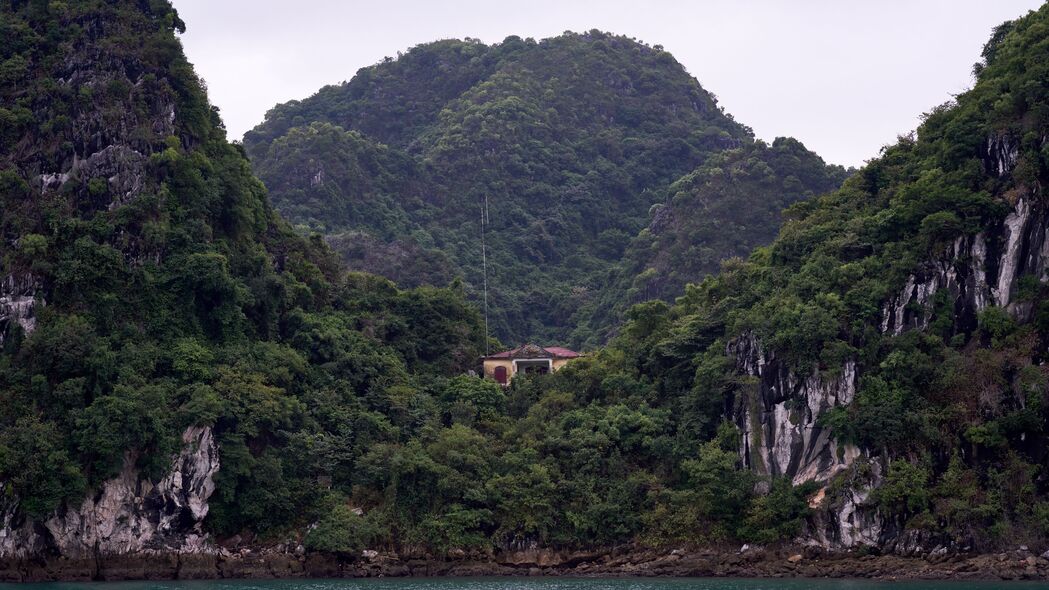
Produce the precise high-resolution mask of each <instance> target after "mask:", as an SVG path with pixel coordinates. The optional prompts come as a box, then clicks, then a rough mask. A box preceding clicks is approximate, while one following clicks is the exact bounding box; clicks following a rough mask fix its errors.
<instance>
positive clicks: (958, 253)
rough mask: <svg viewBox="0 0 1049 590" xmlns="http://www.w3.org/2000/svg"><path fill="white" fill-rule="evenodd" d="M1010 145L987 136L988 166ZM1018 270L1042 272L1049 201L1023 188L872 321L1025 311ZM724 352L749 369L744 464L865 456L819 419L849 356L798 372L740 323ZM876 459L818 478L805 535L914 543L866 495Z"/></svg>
mask: <svg viewBox="0 0 1049 590" xmlns="http://www.w3.org/2000/svg"><path fill="white" fill-rule="evenodd" d="M1014 150H1015V146H1014V145H1013V144H1012V143H1010V140H1009V139H1008V138H1007V137H999V138H997V139H992V140H990V141H989V143H988V153H989V154H991V155H993V156H994V161H995V162H996V164H995V166H997V168H995V170H996V171H999V172H1000V171H1004V172H1002V173H1007V172H1008V171H1009V170H1011V168H1012V166H1015V163H1016V161H1015V160H1016V156H1015V153H1014ZM1028 276H1030V277H1034V278H1035V279H1037V280H1038V281H1040V282H1043V283H1044V282H1046V281H1049V210H1047V209H1046V208H1044V207H1042V206H1041V205H1040V204H1038V203H1036V202H1035V200H1034V198H1033V197H1032V196H1030V195H1027V196H1024V197H1020V198H1018V199H1017V200H1016V202H1015V204H1014V205H1013V207H1012V210H1011V211H1010V212H1009V213H1008V214H1007V215H1006V217H1005V218H1004V219H1003V221H1002V222H1001V223H999V224H997V225H995V226H993V227H990V228H988V229H987V230H985V231H983V232H980V233H977V234H975V235H968V236H962V237H959V238H957V239H956V240H954V242H953V243H952V244H951V245H950V246H949V247H947V248H946V249H945V250H944V251H943V252H942V254H941V255H940V256H938V257H936V258H935V259H932V260H929V261H927V262H926V263H924V264H923V265H921V267H920V268H918V269H917V270H916V271H915V272H914V273H912V274H911V275H910V276H908V277H907V278H906V280H905V281H904V285H903V288H902V289H901V290H900V291H899V293H897V294H896V295H894V296H893V297H892V298H890V299H889V301H887V302H886V303H885V305H884V307H883V309H882V317H881V324H880V328H881V331H882V332H883V333H885V334H890V335H899V334H902V333H903V332H905V331H907V330H923V329H925V328H926V327H928V325H929V323H930V322H931V321H932V320H933V318H935V317H936V314H939V313H948V314H951V316H952V321H953V325H954V329H955V331H956V332H958V333H969V332H971V331H972V330H974V329H975V328H976V327H977V322H978V316H979V313H980V312H981V311H983V310H984V309H986V308H987V307H989V306H999V307H1002V308H1003V309H1005V310H1007V311H1008V313H1010V314H1011V315H1012V316H1013V317H1015V318H1016V319H1018V320H1020V321H1026V320H1029V319H1030V315H1031V313H1032V309H1031V305H1030V304H1029V303H1026V302H1025V301H1024V300H1023V297H1022V293H1021V279H1022V278H1024V277H1028ZM728 352H729V354H730V355H731V356H733V357H734V358H735V359H736V370H737V371H738V372H739V373H740V374H742V375H746V376H750V377H752V378H753V380H752V384H751V386H750V387H744V388H742V391H741V392H740V395H739V396H738V398H737V400H736V409H735V411H734V417H735V421H736V423H737V425H738V426H739V428H740V430H741V432H742V433H743V436H742V444H741V455H742V460H743V462H744V464H745V465H746V466H747V467H749V468H750V469H752V470H754V471H755V472H757V473H760V474H767V475H774V476H785V477H789V478H791V480H792V481H793V482H794V484H795V485H797V484H800V483H804V482H809V481H815V482H820V483H823V484H826V483H828V482H830V480H831V479H832V478H834V477H835V476H836V475H838V474H841V473H843V472H844V471H845V470H847V469H852V468H853V466H854V465H855V464H856V461H857V459H859V458H861V457H865V455H864V453H863V452H861V450H860V449H858V448H856V447H854V446H851V445H846V444H840V443H838V442H837V441H835V440H834V438H833V433H831V432H829V431H828V430H827V429H825V428H822V427H821V426H820V424H819V418H820V416H821V415H822V414H823V413H825V412H826V411H827V410H829V409H830V408H832V407H835V406H846V405H848V404H849V403H851V402H852V400H853V397H854V396H855V393H856V386H857V378H858V372H859V369H858V367H857V366H856V363H855V362H852V361H849V362H846V363H845V364H844V365H843V366H842V367H840V368H838V369H837V370H836V371H834V372H826V371H824V372H820V371H813V372H812V373H811V374H809V375H798V374H796V373H795V372H793V371H792V370H790V369H789V368H788V367H787V366H786V364H785V363H783V362H781V361H780V360H779V359H778V358H777V356H776V353H775V351H769V350H765V349H764V348H763V346H762V345H761V343H760V342H759V341H758V339H757V338H756V337H755V336H754V335H753V334H750V333H748V334H744V335H743V336H742V337H740V338H738V339H737V340H735V341H733V342H732V343H731V344H730V345H729V350H728ZM883 461H884V458H880V459H878V460H869V461H865V466H866V468H867V472H866V475H865V477H863V478H858V479H857V480H856V481H852V482H850V483H849V484H848V485H846V486H844V489H843V490H840V489H839V490H838V491H837V492H836V493H837V496H836V497H833V498H831V497H827V493H828V488H827V487H826V486H824V487H823V489H821V490H820V492H819V493H818V494H817V497H814V498H813V501H812V502H811V503H810V505H811V506H812V507H813V508H817V511H816V515H815V517H814V519H813V523H812V524H813V526H812V527H810V531H809V538H808V539H806V541H807V542H809V543H813V544H815V545H818V546H821V547H823V548H826V549H846V548H850V547H856V546H861V545H866V546H876V547H879V548H881V549H882V550H886V551H899V552H903V553H908V554H909V553H911V552H913V551H914V550H915V547H918V546H920V545H921V543H922V540H921V539H910V538H905V537H906V535H904V534H903V531H901V530H897V529H898V528H899V527H897V526H895V523H892V522H889V521H887V520H886V519H884V518H883V517H882V516H881V515H880V514H879V513H878V512H877V511H876V510H875V509H874V508H873V507H872V506H871V505H870V502H869V501H868V500H869V497H870V494H871V492H872V491H873V490H874V489H875V488H876V487H877V486H878V485H880V483H881V480H882V473H883V472H884V470H885V465H884V464H883ZM854 479H855V478H854Z"/></svg>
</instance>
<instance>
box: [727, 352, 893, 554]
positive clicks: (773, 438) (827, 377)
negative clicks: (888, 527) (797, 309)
mask: <svg viewBox="0 0 1049 590" xmlns="http://www.w3.org/2000/svg"><path fill="white" fill-rule="evenodd" d="M728 352H729V354H730V355H732V356H734V357H735V359H736V369H737V370H738V371H739V372H740V373H741V374H744V375H748V376H750V377H752V378H753V383H752V385H751V386H750V387H749V388H745V391H743V392H741V395H740V397H739V398H738V399H737V402H736V411H735V420H736V424H737V426H738V427H739V429H740V431H741V432H742V441H741V443H742V444H741V445H740V454H741V459H742V461H743V464H744V465H745V466H746V467H748V468H749V469H751V470H752V471H754V472H756V473H758V474H762V475H771V476H778V477H788V478H790V479H791V481H792V483H793V484H794V485H799V484H802V483H806V482H810V481H815V482H819V483H822V484H824V487H823V488H822V489H821V490H820V491H819V492H818V493H817V494H816V496H814V497H813V499H812V500H811V501H810V506H812V508H814V509H817V510H816V516H815V518H814V522H813V524H814V526H813V527H812V531H811V534H810V538H809V539H808V540H807V541H808V542H810V543H813V544H816V545H819V546H821V547H824V548H828V549H831V548H833V549H842V548H849V547H854V546H857V545H877V544H878V543H879V542H880V540H881V531H882V525H881V522H880V519H879V517H878V515H877V513H876V512H875V511H874V510H873V509H871V508H870V507H868V506H867V505H866V504H867V502H866V501H867V498H868V496H869V495H870V491H871V489H872V485H871V484H869V483H868V485H866V486H857V487H856V488H855V489H852V488H849V489H846V490H845V491H844V492H843V493H842V494H841V496H840V497H836V498H828V497H827V486H826V484H827V483H829V482H830V481H831V479H832V478H834V477H835V476H837V475H838V474H839V473H842V472H843V471H845V470H847V469H850V468H851V467H852V466H853V465H854V463H855V462H856V460H857V459H858V458H859V457H861V455H862V453H861V451H860V449H859V448H858V447H856V446H855V445H851V444H845V443H841V442H839V441H837V440H835V438H834V436H833V433H832V432H831V431H830V430H829V429H827V428H824V427H823V426H822V425H820V423H819V418H820V416H822V415H823V414H824V413H825V412H827V411H828V410H829V409H831V408H833V407H837V406H847V405H849V404H850V403H852V400H853V398H854V397H855V395H856V379H857V369H856V363H855V361H848V362H846V363H845V364H844V365H843V366H842V367H841V368H840V369H839V370H838V371H837V372H835V373H829V372H821V371H819V370H816V369H814V370H813V371H812V373H811V374H809V375H806V376H801V375H798V374H796V373H795V372H794V371H793V370H791V369H790V368H789V367H788V366H787V364H786V363H785V362H783V361H781V360H780V359H778V358H777V357H776V354H775V352H773V351H768V350H765V349H764V347H763V346H762V345H761V343H760V342H759V341H758V339H757V338H756V337H755V336H754V335H753V334H752V333H748V334H745V335H744V336H743V337H741V338H739V339H737V340H735V341H733V342H732V343H731V344H730V345H729V351H728Z"/></svg>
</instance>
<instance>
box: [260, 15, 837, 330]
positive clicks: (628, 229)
mask: <svg viewBox="0 0 1049 590" xmlns="http://www.w3.org/2000/svg"><path fill="white" fill-rule="evenodd" d="M435 74H436V75H435ZM244 142H245V147H246V148H247V151H248V153H249V154H250V155H251V157H252V160H253V163H254V166H255V169H256V171H257V172H258V174H259V176H260V178H261V179H262V180H263V181H264V182H265V183H266V186H267V187H268V188H269V191H270V195H271V198H272V199H273V204H274V206H275V207H276V208H277V210H278V211H280V212H281V213H282V214H283V215H284V216H285V217H287V218H288V219H289V220H290V221H291V222H292V223H293V224H295V225H297V226H299V228H300V229H301V230H303V231H304V232H305V233H307V234H309V233H312V232H319V233H321V234H323V235H324V236H326V237H327V239H328V241H329V243H330V244H331V245H332V246H333V248H334V249H335V251H336V252H338V253H339V254H340V255H341V257H342V258H343V260H344V261H346V262H347V263H348V264H349V266H350V268H353V269H357V270H364V271H369V272H374V273H378V274H381V275H383V276H387V277H389V278H391V279H392V280H394V281H395V282H397V283H398V284H401V285H405V286H415V285H419V284H431V285H437V286H444V285H446V284H447V283H448V282H449V281H450V280H452V279H453V278H461V279H462V280H463V282H464V285H465V287H466V292H467V296H468V297H469V298H470V299H471V300H473V301H475V302H477V301H479V300H480V292H481V287H482V283H483V277H482V252H481V246H482V235H481V234H482V231H483V232H484V233H485V236H484V239H485V242H486V244H487V256H488V262H489V265H488V271H489V297H490V309H491V319H492V322H491V324H492V330H493V335H494V336H497V337H498V338H500V339H502V340H504V341H505V342H508V343H513V344H519V343H522V342H525V341H530V340H535V341H539V342H544V343H547V344H554V343H565V344H572V345H574V346H585V347H593V346H597V345H600V344H603V343H604V341H605V340H606V339H607V336H608V334H609V333H610V332H612V331H614V327H615V326H616V325H617V324H618V322H619V320H621V319H622V312H623V311H624V310H625V309H626V307H628V306H629V304H630V303H638V302H640V301H642V300H644V299H645V298H649V297H652V296H659V297H663V298H665V299H666V300H667V301H672V300H673V297H675V296H676V295H677V294H679V293H680V289H681V287H683V286H684V284H685V283H686V282H690V281H698V280H700V279H702V277H703V276H705V275H706V274H708V273H710V272H713V271H715V270H717V268H718V264H719V263H720V261H721V260H722V259H725V258H730V257H732V256H740V255H745V254H746V253H748V252H749V251H750V250H751V249H752V248H754V247H755V246H759V245H764V244H767V243H768V242H769V241H770V240H771V239H772V238H773V236H775V233H776V231H777V230H778V228H779V224H780V216H779V212H780V210H781V209H783V207H784V206H786V205H789V204H790V203H792V202H794V201H796V200H799V199H803V198H809V197H812V196H814V195H817V194H821V193H824V192H827V191H830V190H833V189H835V188H837V187H838V186H840V184H841V181H842V180H843V179H844V178H845V171H844V170H843V169H841V168H840V167H836V166H826V165H825V164H824V163H823V161H822V160H820V159H819V157H818V156H816V155H815V154H812V153H811V152H809V151H807V150H805V148H804V147H802V146H801V145H800V144H799V143H797V142H795V141H793V140H777V142H776V146H774V147H773V148H769V147H768V146H765V145H764V144H762V142H760V141H755V140H754V138H753V134H752V133H751V131H750V130H749V129H748V128H746V127H745V126H743V125H741V124H739V123H737V122H735V121H734V120H733V119H732V117H731V116H729V115H728V114H726V113H725V112H724V111H723V110H722V109H721V108H720V107H719V106H718V105H717V102H716V100H715V98H714V97H713V96H712V95H711V94H709V93H708V92H706V91H705V90H704V89H703V88H702V87H701V86H700V85H699V83H698V82H697V81H696V80H695V79H694V78H692V77H691V76H690V75H688V73H687V72H686V71H685V69H684V68H683V67H682V66H681V64H679V63H678V62H677V61H676V60H675V59H674V58H673V56H671V55H670V54H669V53H667V52H666V51H663V50H662V49H661V48H660V47H658V46H656V47H650V46H648V45H644V44H642V43H639V42H637V41H635V40H633V39H629V38H626V37H622V36H615V35H611V34H606V33H602V32H599V31H590V32H588V33H585V34H575V33H566V34H564V35H562V36H560V37H555V38H551V39H545V40H542V41H538V42H537V41H535V40H532V39H520V38H517V37H510V38H508V39H506V40H505V41H503V42H502V43H499V44H495V45H491V46H489V45H484V44H482V43H480V42H477V41H473V40H466V41H457V40H447V41H439V42H436V43H429V44H424V45H420V46H417V47H414V48H412V49H411V50H409V51H408V52H406V53H405V54H403V55H400V56H398V57H397V59H388V60H386V61H384V62H382V63H379V64H376V65H375V66H371V67H368V68H364V69H362V70H360V71H359V72H357V74H356V75H355V76H354V77H353V79H351V80H350V81H349V82H346V83H344V84H341V85H338V86H328V87H325V88H323V89H321V90H320V91H319V92H318V93H317V94H315V95H314V96H311V97H309V98H307V99H305V100H302V101H293V102H290V103H287V104H282V105H278V106H277V107H275V108H274V109H273V110H271V111H270V112H269V113H268V114H267V116H266V121H265V122H263V123H262V124H260V125H259V126H258V127H256V128H255V129H254V130H252V131H250V132H248V134H247V135H246V136H245V138H244ZM740 152H742V153H740ZM730 162H731V163H730ZM759 162H760V163H761V164H759ZM719 166H722V167H724V169H725V170H726V174H729V175H730V176H729V177H727V178H725V179H722V180H720V181H712V182H715V183H721V186H716V185H711V184H710V182H711V181H708V180H707V179H708V178H712V175H716V174H717V171H718V169H719ZM704 186H705V188H704ZM685 201H690V203H689V204H686V203H685ZM671 209H675V210H677V209H680V210H681V212H680V213H679V214H678V215H677V216H676V221H675V223H673V224H666V223H664V222H663V219H665V218H666V216H667V214H668V213H669V211H670V210H671ZM661 211H662V213H660V212H661ZM744 211H752V214H751V215H749V216H746V215H744V214H743V213H742V212H744ZM482 212H483V213H482ZM482 218H483V219H482ZM650 223H652V224H655V225H656V227H655V228H653V229H652V230H651V231H649V232H648V233H645V234H643V235H641V236H639V235H638V234H639V233H640V232H641V231H642V230H643V229H645V227H646V226H647V225H649V224H650ZM729 224H731V226H732V231H726V232H717V231H711V228H715V227H718V226H727V225H729ZM653 233H657V234H659V235H660V236H661V237H660V238H659V240H660V241H675V242H688V243H690V244H692V245H691V246H689V248H695V249H698V250H701V252H700V253H699V258H698V259H697V260H696V261H695V262H694V263H690V264H689V265H688V266H685V267H679V268H677V269H676V270H675V272H674V277H673V278H669V279H667V281H666V282H665V284H663V285H661V287H660V288H653V287H652V286H650V285H644V286H640V287H635V286H634V285H632V283H631V282H632V278H633V275H636V274H639V273H640V272H641V271H646V270H647V271H648V272H649V274H650V275H651V274H653V273H657V274H662V273H663V272H664V271H665V270H666V266H667V263H666V262H665V261H663V260H658V261H651V264H650V261H649V259H648V258H649V256H653V255H654V252H655V251H656V250H657V249H658V248H659V245H656V244H653V243H652V235H653ZM673 235H678V236H680V237H679V238H674V237H672V236H673ZM677 249H680V250H681V252H680V253H681V254H685V253H686V252H687V248H686V247H684V246H681V247H679V248H677ZM677 249H675V252H674V253H675V254H676V253H678V252H676V250H677ZM627 250H630V251H631V253H632V254H631V256H630V258H629V261H626V262H624V260H623V258H624V252H625V251H627ZM650 252H651V253H653V254H649V253H650ZM687 253H688V254H689V255H691V254H693V253H694V252H687ZM642 281H644V279H642ZM613 287H614V288H613ZM631 289H633V290H631ZM628 290H630V292H629V293H628Z"/></svg>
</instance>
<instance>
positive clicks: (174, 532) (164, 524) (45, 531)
mask: <svg viewBox="0 0 1049 590" xmlns="http://www.w3.org/2000/svg"><path fill="white" fill-rule="evenodd" d="M182 442H183V448H182V451H181V452H180V453H179V454H178V455H177V456H176V457H174V458H173V459H172V462H171V469H170V471H169V472H168V474H167V475H166V476H165V477H164V478H163V479H161V480H160V481H159V482H155V483H154V482H151V481H149V480H148V479H143V478H142V477H141V476H140V474H139V473H138V471H137V470H135V469H134V467H133V461H131V460H130V458H127V459H126V460H125V465H124V469H123V470H122V471H121V473H120V475H118V476H117V477H115V478H113V479H111V480H109V481H107V482H105V483H104V484H103V485H102V487H101V489H99V490H98V491H97V492H93V493H90V494H89V495H88V497H86V498H85V499H84V501H83V502H82V503H81V504H80V505H79V506H67V507H65V508H64V509H60V510H58V511H57V512H55V513H54V514H52V515H51V516H50V517H48V518H47V519H46V520H43V521H34V520H30V519H27V518H25V517H23V516H21V515H20V514H19V510H18V501H17V499H15V500H8V501H6V502H5V503H4V504H0V559H22V558H27V557H36V556H42V555H60V556H62V557H66V558H69V559H91V558H97V557H99V556H105V555H128V554H151V553H169V552H180V553H210V552H213V551H214V548H213V546H212V545H211V543H210V542H209V540H208V537H207V535H206V534H205V533H204V531H203V529H202V522H203V520H204V517H205V516H207V514H208V499H209V498H210V497H211V494H212V493H213V492H214V491H215V482H214V479H213V478H214V476H215V474H216V473H218V469H219V454H218V445H217V444H216V442H215V439H214V436H213V434H212V431H211V428H204V427H190V428H187V429H186V431H185V432H184V433H183V434H182Z"/></svg>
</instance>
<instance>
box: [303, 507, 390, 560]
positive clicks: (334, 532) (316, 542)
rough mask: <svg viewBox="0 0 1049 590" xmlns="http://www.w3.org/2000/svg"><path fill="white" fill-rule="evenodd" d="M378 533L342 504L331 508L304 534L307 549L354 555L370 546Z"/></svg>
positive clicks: (366, 521)
mask: <svg viewBox="0 0 1049 590" xmlns="http://www.w3.org/2000/svg"><path fill="white" fill-rule="evenodd" d="M377 537H378V533H377V531H376V530H375V527H374V525H372V524H371V523H370V522H369V521H368V520H367V519H366V518H364V517H363V516H360V515H358V514H357V513H356V512H354V511H353V509H352V508H350V507H349V506H347V505H345V504H342V505H338V506H335V507H334V508H332V509H331V512H329V513H328V514H327V515H326V516H325V517H324V518H322V519H321V520H320V521H318V522H317V525H316V527H314V528H313V529H311V530H310V532H309V533H307V534H306V538H305V539H304V540H303V544H304V545H305V546H306V548H307V549H310V550H314V551H326V552H329V553H341V554H343V555H348V556H356V555H357V554H359V553H360V552H361V550H363V549H367V548H368V547H370V546H372V545H373V544H374V542H375V539H376V538H377Z"/></svg>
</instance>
